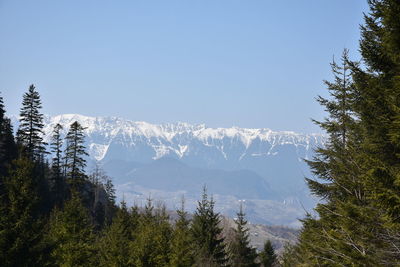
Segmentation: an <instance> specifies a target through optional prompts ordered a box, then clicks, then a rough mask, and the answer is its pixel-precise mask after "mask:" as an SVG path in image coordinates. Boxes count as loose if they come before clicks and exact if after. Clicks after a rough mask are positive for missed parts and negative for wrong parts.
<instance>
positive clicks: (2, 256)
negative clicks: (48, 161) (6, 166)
mask: <svg viewBox="0 0 400 267" xmlns="http://www.w3.org/2000/svg"><path fill="white" fill-rule="evenodd" d="M5 189H6V194H5V197H6V198H7V200H6V203H7V205H6V206H4V205H2V207H1V216H0V262H1V263H2V265H3V266H40V265H42V264H43V262H42V259H43V257H44V254H43V251H42V250H41V249H42V248H43V247H42V245H41V244H42V242H41V241H42V235H43V223H42V218H41V216H40V202H39V200H40V198H39V195H38V181H37V179H35V174H34V164H33V163H32V162H31V161H30V160H29V159H27V158H24V157H21V158H19V159H17V160H14V161H13V166H12V168H11V170H10V173H9V176H7V177H6V178H5Z"/></svg>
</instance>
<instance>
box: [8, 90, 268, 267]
mask: <svg viewBox="0 0 400 267" xmlns="http://www.w3.org/2000/svg"><path fill="white" fill-rule="evenodd" d="M40 109H41V101H40V95H39V93H38V92H37V91H36V88H35V87H34V86H33V85H31V86H30V87H29V90H28V92H27V93H26V94H25V95H24V98H23V103H22V108H21V116H20V118H21V119H20V120H21V121H20V127H19V129H18V130H17V136H16V137H15V138H14V136H13V129H12V125H11V123H10V120H9V119H8V118H7V117H6V116H5V112H6V111H5V107H4V104H3V99H2V98H0V159H1V161H0V212H1V216H0V263H1V266H97V265H99V266H229V265H230V263H231V262H233V263H235V262H236V261H237V260H236V259H244V260H245V261H246V266H260V263H259V262H260V260H259V258H258V255H257V253H256V251H255V250H254V249H252V248H251V247H250V245H249V242H248V235H247V228H246V221H245V218H244V214H243V212H241V213H240V221H238V228H237V230H236V237H235V238H234V240H235V241H234V243H232V244H229V242H227V241H226V240H225V237H224V235H223V231H222V230H223V229H222V226H221V223H220V221H221V217H220V215H219V213H216V212H215V211H214V201H213V200H212V198H211V199H209V198H208V196H207V192H206V190H204V194H203V198H202V200H201V201H199V205H198V209H197V211H196V213H195V214H194V216H193V218H192V219H190V218H189V216H188V214H187V213H186V212H185V210H184V208H183V204H182V208H181V209H180V210H178V211H177V214H178V218H177V219H176V220H172V219H171V218H170V216H169V214H168V212H167V210H166V208H165V206H164V205H163V204H154V203H153V201H152V200H151V199H150V198H149V199H148V201H147V203H146V205H145V206H144V207H142V208H141V207H138V206H134V207H131V208H128V207H127V206H126V204H125V202H122V203H120V205H116V203H115V189H114V187H113V184H112V182H111V179H110V178H109V177H108V176H107V175H106V174H105V173H104V171H103V170H102V169H101V167H100V166H96V167H95V169H94V170H93V172H92V173H86V171H85V169H86V168H85V167H86V159H85V157H86V156H87V152H86V148H85V146H84V139H85V135H84V128H83V127H82V126H81V125H80V124H79V123H78V122H74V123H72V124H71V125H70V127H69V130H68V132H67V134H66V136H62V126H61V125H59V124H58V125H56V126H55V127H54V130H53V134H52V139H51V143H50V152H51V153H50V152H47V151H46V149H45V148H46V144H45V143H44V142H43V139H42V136H43V132H42V129H43V123H42V118H43V115H42V114H41V112H40ZM228 248H234V249H228ZM235 266H241V264H240V263H239V265H238V264H236V265H235Z"/></svg>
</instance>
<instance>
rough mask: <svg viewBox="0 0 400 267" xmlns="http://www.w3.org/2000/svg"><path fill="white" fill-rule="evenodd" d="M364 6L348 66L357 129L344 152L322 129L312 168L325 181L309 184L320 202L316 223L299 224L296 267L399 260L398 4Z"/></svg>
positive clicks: (381, 0) (375, 1)
mask: <svg viewBox="0 0 400 267" xmlns="http://www.w3.org/2000/svg"><path fill="white" fill-rule="evenodd" d="M368 3H369V6H370V12H369V14H367V15H365V24H364V25H363V26H362V27H361V35H362V38H361V41H360V51H361V55H362V62H363V64H357V63H353V62H349V67H350V69H351V74H352V79H353V85H352V87H353V93H354V94H353V95H354V98H353V99H352V100H353V103H352V104H351V106H350V110H351V112H353V116H352V117H353V118H356V123H355V126H356V127H355V128H354V131H353V132H349V133H348V138H347V140H346V144H345V146H343V144H341V143H340V142H338V141H337V140H336V138H335V135H334V134H333V133H334V132H335V130H337V129H334V130H331V129H329V128H325V129H326V130H327V131H328V133H329V134H330V142H329V143H328V146H327V148H326V150H325V151H322V152H323V153H322V154H321V153H320V155H322V156H323V157H324V158H320V159H321V160H317V161H315V162H311V167H312V168H313V170H314V173H315V174H317V176H318V177H319V178H322V179H324V180H326V181H327V182H326V183H318V182H316V181H314V182H311V181H309V184H310V187H311V190H312V191H313V192H314V193H316V194H317V195H318V196H321V197H324V198H325V203H322V204H319V205H318V206H317V209H316V210H317V212H318V215H319V218H318V219H316V218H312V217H311V216H308V217H307V218H306V219H304V220H303V229H302V232H301V235H300V237H299V245H298V246H296V249H295V252H296V254H297V257H298V258H299V259H301V260H300V261H299V263H300V264H301V263H303V264H306V263H308V264H310V263H311V264H314V265H329V264H330V265H335V264H336V265H356V266H395V265H396V264H397V263H398V262H399V260H400V253H399V250H398V247H399V246H400V222H399V214H400V197H399V196H400V186H399V185H400V183H399V177H400V175H399V173H400V164H399V157H400V153H399V152H400V134H399V132H400V131H399V130H400V104H399V103H400V94H399V92H400V82H399V79H398V77H399V76H400V57H399V55H400V42H399V40H400V16H399V15H398V14H399V13H400V2H399V1H396V0H371V1H368ZM328 111H329V112H330V116H331V117H334V116H335V115H336V113H333V112H332V111H330V110H328ZM322 126H323V128H324V126H328V124H322ZM350 129H351V128H350ZM330 130H331V131H330ZM332 144H333V145H334V146H333V145H332ZM320 151H321V150H319V151H317V152H320Z"/></svg>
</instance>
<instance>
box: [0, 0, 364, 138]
mask: <svg viewBox="0 0 400 267" xmlns="http://www.w3.org/2000/svg"><path fill="white" fill-rule="evenodd" d="M365 11H367V4H366V1H364V0H350V1H349V0H323V1H322V0H302V1H298V0H291V1H289V0H279V1H278V0H275V1H267V0H264V1H261V0H246V1H244V0H240V1H239V0H201V1H196V0H192V1H186V0H180V1H172V0H159V1H152V0H142V1H111V0H110V1H99V0H95V1H89V0H84V1H82V0H79V1H71V0H68V1H54V0H48V1H40V0H35V1H18V0H0V91H1V92H2V95H3V97H4V99H5V103H6V108H7V111H8V113H9V114H18V113H19V108H20V103H21V100H22V94H23V93H24V92H25V91H26V90H27V88H28V86H29V84H31V83H34V84H35V85H36V87H37V88H38V90H39V92H40V94H41V97H42V101H43V105H44V108H43V112H44V113H46V114H51V115H56V114H61V113H80V114H84V115H91V116H120V117H124V118H128V119H133V120H144V121H148V122H153V123H159V122H176V121H184V122H190V123H206V124H207V125H208V126H212V127H217V126H219V127H229V126H234V125H235V126H241V127H257V128H258V127H267V128H271V129H274V130H294V131H300V132H316V131H319V130H318V128H317V127H316V126H314V125H313V124H312V123H311V121H310V118H311V117H313V118H317V119H319V118H322V116H323V111H322V108H321V107H319V106H318V104H317V103H316V102H315V100H314V98H315V97H316V95H318V94H322V95H326V92H325V87H324V85H323V83H322V80H323V79H330V78H331V74H330V67H329V62H330V61H331V60H332V57H333V55H335V56H337V57H339V56H340V54H341V51H342V50H343V48H345V47H346V48H349V49H350V52H351V56H352V58H353V59H358V58H359V55H358V52H357V49H358V40H359V36H360V34H359V24H360V23H362V21H363V14H362V12H365Z"/></svg>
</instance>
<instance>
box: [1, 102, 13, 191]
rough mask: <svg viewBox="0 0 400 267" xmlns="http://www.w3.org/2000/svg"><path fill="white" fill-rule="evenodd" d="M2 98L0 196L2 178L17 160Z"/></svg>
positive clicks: (9, 123) (9, 122)
mask: <svg viewBox="0 0 400 267" xmlns="http://www.w3.org/2000/svg"><path fill="white" fill-rule="evenodd" d="M5 112H6V111H5V108H4V103H3V98H2V97H1V96H0V194H1V190H2V189H1V188H2V177H4V176H6V174H7V169H8V168H9V167H10V164H11V161H12V160H14V159H16V158H17V148H16V145H15V141H14V135H13V129H12V126H11V121H10V119H9V118H7V117H6V116H5Z"/></svg>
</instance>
